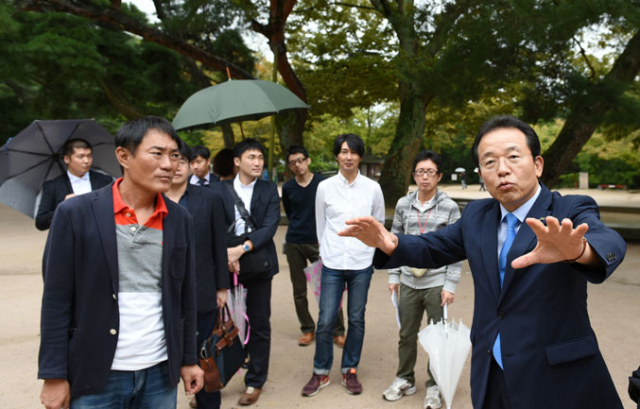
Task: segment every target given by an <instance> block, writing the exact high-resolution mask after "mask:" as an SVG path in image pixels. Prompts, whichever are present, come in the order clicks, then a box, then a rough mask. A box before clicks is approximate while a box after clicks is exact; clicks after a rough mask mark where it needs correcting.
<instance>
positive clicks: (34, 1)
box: [25, 0, 253, 79]
mask: <svg viewBox="0 0 640 409" xmlns="http://www.w3.org/2000/svg"><path fill="white" fill-rule="evenodd" d="M25 9H26V10H28V11H38V12H47V11H58V12H62V13H68V14H73V15H76V16H81V17H85V18H88V19H90V20H93V21H97V22H101V23H104V24H106V25H108V26H111V27H113V28H115V29H118V30H123V31H127V32H129V33H132V34H137V35H139V36H140V37H142V38H143V39H145V40H147V41H150V42H152V43H156V44H159V45H161V46H164V47H167V48H170V49H172V50H174V51H176V52H178V53H180V54H182V55H184V56H186V57H189V58H192V59H194V60H196V61H199V62H201V63H202V64H203V65H204V66H206V67H207V68H210V69H213V70H216V71H220V72H222V73H225V72H226V69H227V67H228V68H229V71H230V73H231V76H232V77H233V78H239V79H253V75H251V74H250V73H248V72H247V71H245V70H243V69H242V68H240V67H238V66H237V65H235V64H233V63H230V62H228V61H226V60H224V59H222V58H220V57H217V56H215V55H212V54H210V53H208V52H206V51H204V50H202V49H200V48H198V47H196V46H194V45H192V44H190V43H188V42H186V41H183V40H180V39H179V38H176V37H174V36H172V35H169V34H166V33H164V32H162V31H159V30H156V29H153V28H150V27H148V26H147V25H146V24H144V23H141V22H140V21H138V20H135V19H133V18H131V17H129V16H127V15H125V14H123V13H121V12H119V11H116V10H112V9H104V8H96V7H92V6H90V5H83V6H77V5H76V4H75V3H72V2H71V1H69V0H31V2H30V3H28V5H27V6H26V8H25Z"/></svg>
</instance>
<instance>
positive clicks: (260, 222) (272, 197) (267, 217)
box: [212, 178, 280, 280]
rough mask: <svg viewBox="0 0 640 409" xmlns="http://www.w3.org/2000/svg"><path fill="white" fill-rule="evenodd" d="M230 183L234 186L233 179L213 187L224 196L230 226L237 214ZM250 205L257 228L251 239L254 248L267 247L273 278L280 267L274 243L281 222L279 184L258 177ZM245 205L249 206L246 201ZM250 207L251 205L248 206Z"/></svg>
mask: <svg viewBox="0 0 640 409" xmlns="http://www.w3.org/2000/svg"><path fill="white" fill-rule="evenodd" d="M228 184H230V185H231V188H233V179H232V180H229V181H221V182H217V183H213V184H212V187H213V188H214V189H217V190H218V192H219V193H220V195H221V196H222V201H223V202H224V216H225V220H226V224H227V225H228V226H230V225H232V224H233V223H234V222H235V220H236V214H235V200H234V198H233V196H232V195H231V192H229V189H228V188H227V185H228ZM250 206H251V207H250V209H251V210H250V211H249V213H250V214H251V217H252V218H253V220H254V222H255V225H256V230H255V231H253V232H251V233H249V239H250V240H251V242H252V243H253V246H254V249H260V248H262V247H265V246H266V247H267V249H268V251H269V261H270V262H271V274H270V276H269V277H268V278H271V277H273V276H274V275H276V274H278V269H279V268H278V255H277V254H276V246H275V244H274V243H273V236H275V234H276V230H277V229H278V223H279V222H280V196H279V195H278V188H277V186H276V185H275V184H274V183H272V182H268V181H266V180H263V179H260V178H258V179H257V180H256V185H255V186H254V188H253V195H252V196H251V204H250ZM245 207H247V204H246V203H245ZM248 209H249V207H247V210H248ZM239 278H240V280H242V271H240V276H239Z"/></svg>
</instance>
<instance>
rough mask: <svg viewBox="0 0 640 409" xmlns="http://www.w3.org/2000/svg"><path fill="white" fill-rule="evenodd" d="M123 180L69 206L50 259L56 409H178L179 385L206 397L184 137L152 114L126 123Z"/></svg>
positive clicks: (47, 305) (46, 401) (48, 401)
mask: <svg viewBox="0 0 640 409" xmlns="http://www.w3.org/2000/svg"><path fill="white" fill-rule="evenodd" d="M115 144H116V152H115V153H116V157H117V159H118V162H119V163H120V165H121V166H122V168H123V169H124V176H123V177H122V178H120V179H118V180H116V181H115V183H113V184H112V185H110V186H107V187H105V188H103V189H100V190H97V191H95V192H91V193H89V194H85V195H82V196H79V197H77V198H73V199H71V200H68V201H65V202H63V203H61V204H60V206H59V208H58V211H56V214H55V216H54V218H53V222H52V224H51V230H50V231H49V237H48V239H47V245H46V247H45V253H44V258H43V259H44V261H43V266H44V271H43V274H44V293H43V297H42V313H41V323H40V327H41V340H40V356H39V371H38V378H40V379H44V380H45V381H44V385H43V387H42V393H41V396H40V399H41V402H42V403H43V405H44V406H45V408H47V409H60V408H69V407H71V408H72V409H86V408H96V407H99V408H108V409H116V408H153V409H174V408H175V407H176V398H177V395H176V394H177V385H178V382H179V380H180V378H182V380H183V382H184V385H185V391H186V392H187V393H192V394H193V393H196V392H198V391H199V390H200V388H202V384H203V372H202V370H201V369H200V368H199V367H198V365H197V364H196V363H197V361H198V357H197V353H196V340H195V335H196V289H195V273H194V244H193V241H192V240H193V239H192V238H193V230H192V222H191V217H190V216H189V213H188V212H187V211H186V210H185V209H184V208H182V207H181V206H179V205H177V204H175V203H173V202H172V201H170V200H166V199H165V198H164V196H163V195H162V194H161V193H162V192H166V191H167V190H169V188H170V187H171V181H172V180H173V175H174V173H175V171H176V169H177V167H178V159H179V157H180V151H179V148H180V139H179V138H178V135H177V134H176V132H175V130H174V129H173V127H172V126H171V124H170V123H169V122H168V121H166V120H165V119H162V118H158V117H142V118H139V119H136V120H133V121H130V122H127V123H125V124H124V125H122V127H121V128H120V130H119V131H118V133H117V135H116V143H115Z"/></svg>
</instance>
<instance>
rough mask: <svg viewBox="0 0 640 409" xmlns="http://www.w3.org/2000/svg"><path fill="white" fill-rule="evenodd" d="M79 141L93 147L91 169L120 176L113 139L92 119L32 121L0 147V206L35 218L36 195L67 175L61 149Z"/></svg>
mask: <svg viewBox="0 0 640 409" xmlns="http://www.w3.org/2000/svg"><path fill="white" fill-rule="evenodd" d="M71 138H82V139H84V140H86V141H87V142H89V143H90V144H91V146H92V147H93V165H92V169H94V170H101V171H103V172H104V173H107V174H109V175H111V176H116V177H117V176H120V175H121V174H122V172H121V171H120V166H119V164H118V161H117V160H116V156H115V153H114V151H115V145H114V137H113V135H111V134H110V133H109V131H107V130H106V129H104V128H103V127H102V126H100V125H99V124H98V123H97V122H95V121H94V120H93V119H73V120H59V121H33V122H32V123H31V125H29V126H27V127H26V128H25V129H23V130H22V131H21V132H20V133H19V134H18V135H16V136H14V137H13V138H11V139H9V140H8V141H7V143H6V144H4V145H3V146H2V147H0V202H2V203H4V204H6V205H8V206H10V207H12V208H14V209H16V210H18V211H20V212H22V213H24V214H26V215H27V216H29V217H32V218H33V217H35V212H36V211H37V208H36V201H37V197H38V192H39V191H40V189H42V185H43V184H44V182H46V181H47V180H51V179H54V178H56V177H58V176H59V175H61V174H63V173H64V172H66V171H67V167H66V165H65V163H64V160H63V152H62V150H63V148H64V144H65V142H66V141H67V140H69V139H71Z"/></svg>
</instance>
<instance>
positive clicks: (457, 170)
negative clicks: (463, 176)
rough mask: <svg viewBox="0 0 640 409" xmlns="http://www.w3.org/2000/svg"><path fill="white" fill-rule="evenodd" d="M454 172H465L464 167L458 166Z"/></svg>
mask: <svg viewBox="0 0 640 409" xmlns="http://www.w3.org/2000/svg"><path fill="white" fill-rule="evenodd" d="M454 172H464V168H456V170H454Z"/></svg>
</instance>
